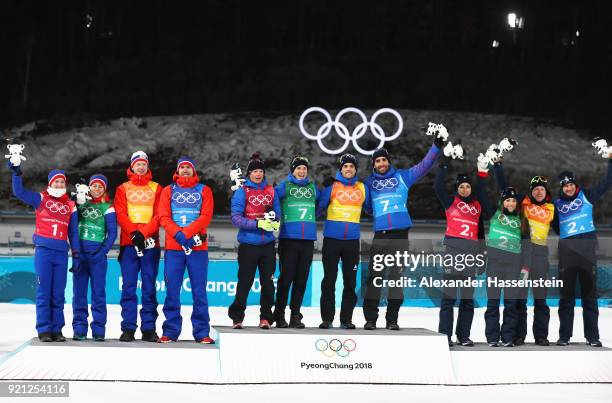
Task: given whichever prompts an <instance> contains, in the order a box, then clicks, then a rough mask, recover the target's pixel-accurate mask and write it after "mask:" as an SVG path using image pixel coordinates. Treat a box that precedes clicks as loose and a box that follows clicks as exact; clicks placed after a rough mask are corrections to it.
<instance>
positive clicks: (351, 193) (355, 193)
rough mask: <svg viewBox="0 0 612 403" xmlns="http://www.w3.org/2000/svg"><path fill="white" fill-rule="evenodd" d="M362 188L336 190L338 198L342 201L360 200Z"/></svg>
mask: <svg viewBox="0 0 612 403" xmlns="http://www.w3.org/2000/svg"><path fill="white" fill-rule="evenodd" d="M361 196H362V195H361V190H350V189H349V190H339V191H338V192H336V198H337V199H338V200H340V201H341V202H346V201H349V200H350V201H353V202H356V201H360V200H361Z"/></svg>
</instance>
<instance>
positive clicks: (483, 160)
mask: <svg viewBox="0 0 612 403" xmlns="http://www.w3.org/2000/svg"><path fill="white" fill-rule="evenodd" d="M476 165H477V167H478V172H489V167H490V166H491V163H490V160H489V158H487V157H486V156H485V155H484V154H483V153H480V154H479V155H478V163H477V164H476Z"/></svg>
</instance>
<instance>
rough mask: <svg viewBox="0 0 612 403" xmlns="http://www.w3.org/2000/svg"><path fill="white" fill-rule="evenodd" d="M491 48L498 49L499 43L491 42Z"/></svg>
mask: <svg viewBox="0 0 612 403" xmlns="http://www.w3.org/2000/svg"><path fill="white" fill-rule="evenodd" d="M491 47H492V48H499V41H496V40H493V43H492V44H491Z"/></svg>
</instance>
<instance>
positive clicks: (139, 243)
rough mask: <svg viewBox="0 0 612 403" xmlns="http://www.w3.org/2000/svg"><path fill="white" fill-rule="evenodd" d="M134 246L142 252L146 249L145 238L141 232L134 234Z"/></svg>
mask: <svg viewBox="0 0 612 403" xmlns="http://www.w3.org/2000/svg"><path fill="white" fill-rule="evenodd" d="M131 239H132V244H134V246H135V247H137V248H138V249H140V250H144V249H145V236H144V235H143V234H142V232H140V231H134V232H132V238H131Z"/></svg>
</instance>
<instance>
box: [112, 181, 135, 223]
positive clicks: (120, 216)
mask: <svg viewBox="0 0 612 403" xmlns="http://www.w3.org/2000/svg"><path fill="white" fill-rule="evenodd" d="M114 207H115V214H116V215H117V223H118V224H119V227H121V231H123V232H125V233H127V234H131V233H132V232H134V231H136V230H138V226H137V225H136V224H134V223H133V222H132V221H131V220H130V217H129V216H128V213H127V200H126V198H125V188H124V187H123V185H120V186H119V187H118V188H117V191H116V192H115V202H114Z"/></svg>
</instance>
